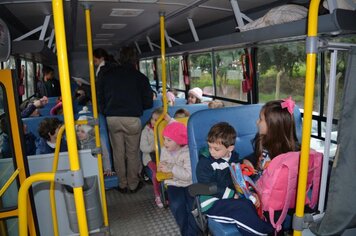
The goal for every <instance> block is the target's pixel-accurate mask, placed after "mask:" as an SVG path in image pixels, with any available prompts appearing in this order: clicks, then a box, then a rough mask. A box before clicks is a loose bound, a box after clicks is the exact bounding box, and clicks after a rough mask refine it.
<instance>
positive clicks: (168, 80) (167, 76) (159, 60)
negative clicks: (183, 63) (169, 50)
mask: <svg viewBox="0 0 356 236" xmlns="http://www.w3.org/2000/svg"><path fill="white" fill-rule="evenodd" d="M157 75H158V81H159V82H160V83H159V86H160V87H161V86H162V85H161V82H162V60H161V58H157ZM166 82H167V88H169V86H170V77H169V73H168V63H167V59H166Z"/></svg>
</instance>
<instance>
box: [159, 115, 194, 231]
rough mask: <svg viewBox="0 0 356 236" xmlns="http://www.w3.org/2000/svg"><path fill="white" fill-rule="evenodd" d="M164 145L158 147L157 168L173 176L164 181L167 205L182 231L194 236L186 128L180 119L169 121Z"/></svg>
mask: <svg viewBox="0 0 356 236" xmlns="http://www.w3.org/2000/svg"><path fill="white" fill-rule="evenodd" d="M163 138H164V146H163V147H162V150H161V157H160V159H161V162H160V163H159V165H158V168H157V170H158V171H161V172H166V173H172V175H173V177H172V179H167V180H165V181H164V183H165V184H166V185H167V186H168V187H167V193H168V199H169V208H170V209H171V212H172V214H173V216H174V218H175V220H176V222H177V224H178V226H179V229H180V231H181V234H182V235H183V236H184V235H197V229H196V225H195V221H194V218H193V215H192V214H191V212H190V211H191V209H192V203H193V198H192V197H191V196H190V195H189V193H188V186H189V185H190V184H192V169H191V164H190V157H189V149H188V146H187V144H188V135H187V127H186V126H185V125H183V124H182V123H179V122H172V123H170V124H168V125H167V126H166V127H165V129H164V130H163Z"/></svg>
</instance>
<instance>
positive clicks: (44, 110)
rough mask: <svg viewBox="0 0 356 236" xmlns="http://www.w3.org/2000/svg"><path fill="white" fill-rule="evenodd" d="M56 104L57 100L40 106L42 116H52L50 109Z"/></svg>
mask: <svg viewBox="0 0 356 236" xmlns="http://www.w3.org/2000/svg"><path fill="white" fill-rule="evenodd" d="M55 105H56V101H54V102H48V103H47V104H46V105H45V106H44V107H42V108H39V109H38V111H39V112H40V114H41V116H50V111H51V109H52V108H53V107H54V106H55Z"/></svg>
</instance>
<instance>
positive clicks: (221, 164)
mask: <svg viewBox="0 0 356 236" xmlns="http://www.w3.org/2000/svg"><path fill="white" fill-rule="evenodd" d="M232 162H234V163H238V162H240V160H239V155H238V154H237V153H236V152H232V153H231V157H230V160H229V161H228V162H227V161H225V160H224V159H214V158H213V157H211V156H209V157H205V156H201V158H200V159H199V162H198V165H197V169H196V173H197V179H198V182H199V183H216V185H217V193H216V194H214V195H211V196H201V197H200V202H201V207H202V210H203V212H204V211H206V210H208V209H209V208H210V207H212V206H213V204H214V202H215V201H217V200H219V199H226V198H233V197H234V195H235V188H234V184H233V182H232V179H231V174H230V169H229V166H230V164H231V163H232Z"/></svg>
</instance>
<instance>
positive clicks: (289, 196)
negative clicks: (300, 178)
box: [268, 164, 292, 232]
mask: <svg viewBox="0 0 356 236" xmlns="http://www.w3.org/2000/svg"><path fill="white" fill-rule="evenodd" d="M283 168H287V169H288V180H287V194H286V198H285V202H284V205H283V209H282V213H281V215H280V216H279V218H278V220H277V222H275V221H274V210H273V209H272V208H270V209H269V210H268V212H269V218H270V222H271V224H272V226H273V228H275V229H276V232H279V231H280V230H281V229H282V223H283V221H284V219H285V218H286V216H287V213H288V209H289V205H290V201H291V199H292V191H291V186H290V185H291V180H292V176H291V175H292V173H291V171H290V168H289V166H288V165H285V164H283Z"/></svg>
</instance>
